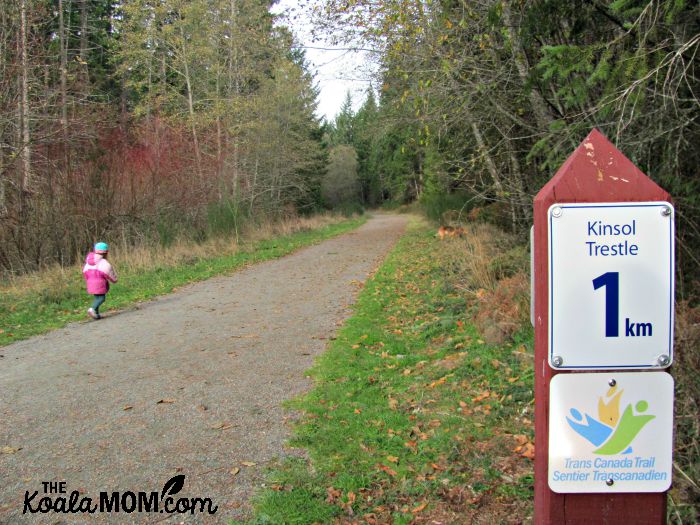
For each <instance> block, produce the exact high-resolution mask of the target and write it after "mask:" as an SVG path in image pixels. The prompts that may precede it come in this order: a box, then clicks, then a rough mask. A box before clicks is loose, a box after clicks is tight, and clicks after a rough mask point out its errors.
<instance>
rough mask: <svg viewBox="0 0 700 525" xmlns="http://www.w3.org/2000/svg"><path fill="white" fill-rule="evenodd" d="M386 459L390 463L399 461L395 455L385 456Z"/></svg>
mask: <svg viewBox="0 0 700 525" xmlns="http://www.w3.org/2000/svg"><path fill="white" fill-rule="evenodd" d="M386 460H387V461H389V462H391V463H398V462H399V458H397V457H396V456H387V457H386Z"/></svg>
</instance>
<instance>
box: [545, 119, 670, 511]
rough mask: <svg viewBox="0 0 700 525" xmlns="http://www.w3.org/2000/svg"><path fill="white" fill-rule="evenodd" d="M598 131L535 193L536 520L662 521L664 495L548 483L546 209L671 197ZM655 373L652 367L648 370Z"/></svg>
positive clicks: (663, 199) (547, 252)
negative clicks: (563, 489)
mask: <svg viewBox="0 0 700 525" xmlns="http://www.w3.org/2000/svg"><path fill="white" fill-rule="evenodd" d="M670 200H671V199H670V196H669V194H668V193H667V192H666V191H664V190H663V189H661V188H660V187H659V186H657V185H656V184H655V183H654V182H653V181H652V180H651V179H650V178H649V177H647V176H646V175H645V174H644V173H642V172H641V171H640V170H639V169H638V168H637V167H636V166H635V165H634V164H633V163H632V162H631V161H630V160H629V159H627V158H626V157H625V156H624V155H623V154H622V153H621V152H620V151H618V150H617V149H616V148H615V146H613V145H612V144H611V143H610V142H609V141H608V140H607V139H606V138H605V137H604V136H603V135H602V134H601V133H600V132H599V131H598V130H595V129H594V130H593V131H592V132H591V133H590V134H589V135H588V137H586V139H585V140H584V141H583V142H582V143H581V144H580V145H579V146H578V148H576V150H575V151H574V153H573V154H572V155H571V156H570V157H569V158H568V159H567V160H566V162H564V164H563V165H562V166H561V168H559V170H558V171H557V173H556V175H554V177H553V178H552V179H551V180H550V181H549V182H548V183H547V184H546V185H545V186H544V187H543V188H542V189H541V190H540V192H539V193H538V194H537V196H536V197H535V210H534V223H535V247H534V250H535V523H536V524H538V525H543V524H571V525H574V524H577V525H578V524H580V525H584V524H585V525H590V524H607V523H609V524H615V525H619V524H620V523H634V524H635V525H642V524H650V525H651V524H654V525H659V524H662V523H665V521H666V494H665V493H644V494H629V493H627V494H622V493H617V494H557V493H554V492H552V491H551V490H550V489H549V486H548V481H547V480H548V441H549V421H548V419H549V383H550V380H551V379H552V377H553V376H554V374H555V373H572V372H555V371H554V370H552V369H551V368H550V367H549V364H548V362H547V356H548V350H549V349H548V307H549V304H548V301H549V297H548V271H549V268H548V257H549V250H548V242H547V238H548V232H547V210H548V209H549V207H550V206H551V205H552V204H554V203H574V202H577V203H580V202H633V201H640V202H641V201H668V202H670ZM650 373H654V372H650Z"/></svg>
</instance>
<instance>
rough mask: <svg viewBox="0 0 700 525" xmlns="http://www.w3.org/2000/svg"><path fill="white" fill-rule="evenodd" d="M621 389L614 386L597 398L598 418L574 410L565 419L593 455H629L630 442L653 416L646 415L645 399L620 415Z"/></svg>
mask: <svg viewBox="0 0 700 525" xmlns="http://www.w3.org/2000/svg"><path fill="white" fill-rule="evenodd" d="M623 392H624V390H621V389H620V390H618V387H617V385H615V386H613V387H611V388H610V389H609V390H608V391H607V393H606V394H605V395H604V396H601V397H599V398H598V417H597V418H594V417H592V416H591V415H590V414H581V412H580V411H579V410H577V409H576V408H571V410H570V411H569V413H570V417H569V416H567V417H566V421H567V422H568V423H569V426H570V427H571V428H572V429H573V430H574V431H576V433H577V434H579V435H580V436H582V437H583V438H585V439H586V440H587V441H589V442H590V443H591V445H593V446H594V447H596V448H595V449H594V450H593V453H594V454H599V455H601V456H611V455H613V454H632V452H633V448H632V442H633V441H634V439H635V438H636V437H637V435H638V434H639V433H640V432H641V430H642V429H643V428H644V427H645V426H646V424H647V423H649V422H650V421H651V420H652V419H654V418H655V417H656V416H654V415H652V414H646V412H647V410H648V408H649V403H648V402H647V401H645V400H640V401H637V403H635V404H634V406H633V405H632V403H630V404H628V405H627V406H626V407H625V408H624V410H623V411H622V414H620V399H621V397H622V393H623Z"/></svg>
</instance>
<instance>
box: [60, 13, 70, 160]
mask: <svg viewBox="0 0 700 525" xmlns="http://www.w3.org/2000/svg"><path fill="white" fill-rule="evenodd" d="M58 43H59V49H60V51H59V53H60V64H61V65H60V68H61V75H60V76H61V135H62V137H63V147H62V150H63V169H64V170H68V43H67V42H66V27H65V23H64V17H63V0H58Z"/></svg>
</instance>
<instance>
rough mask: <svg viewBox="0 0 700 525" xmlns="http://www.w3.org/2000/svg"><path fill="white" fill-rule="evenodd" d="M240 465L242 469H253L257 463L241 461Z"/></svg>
mask: <svg viewBox="0 0 700 525" xmlns="http://www.w3.org/2000/svg"><path fill="white" fill-rule="evenodd" d="M241 465H243V466H244V467H254V466H255V465H257V463H256V462H255V461H241Z"/></svg>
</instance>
